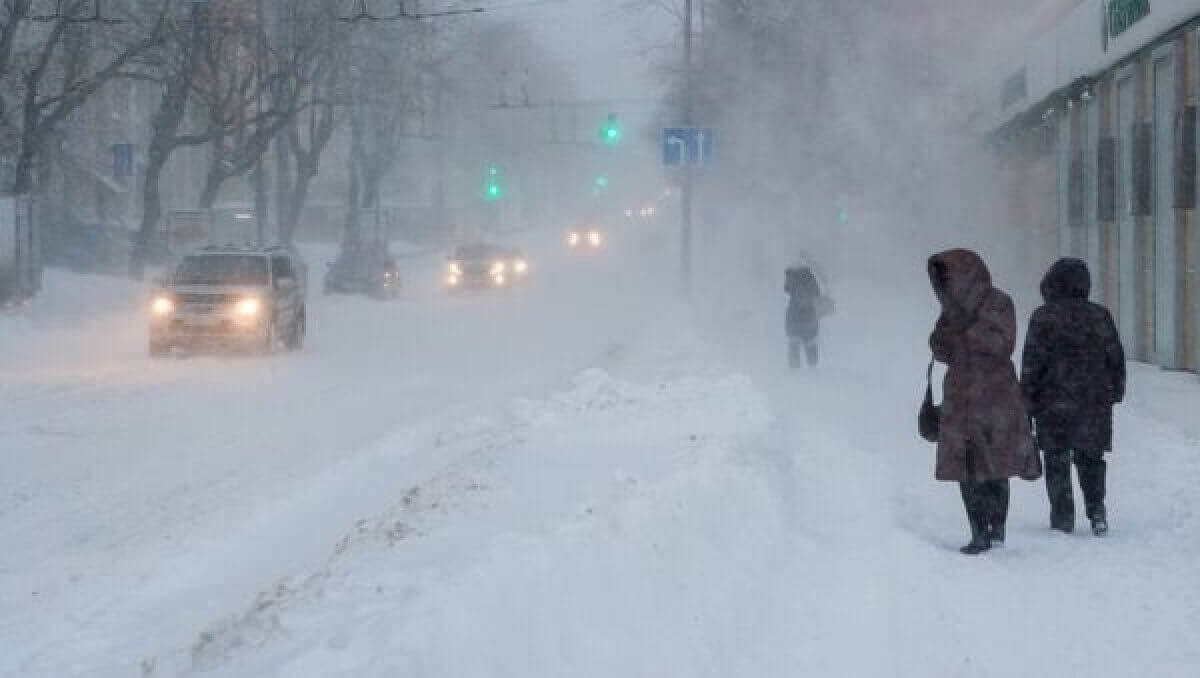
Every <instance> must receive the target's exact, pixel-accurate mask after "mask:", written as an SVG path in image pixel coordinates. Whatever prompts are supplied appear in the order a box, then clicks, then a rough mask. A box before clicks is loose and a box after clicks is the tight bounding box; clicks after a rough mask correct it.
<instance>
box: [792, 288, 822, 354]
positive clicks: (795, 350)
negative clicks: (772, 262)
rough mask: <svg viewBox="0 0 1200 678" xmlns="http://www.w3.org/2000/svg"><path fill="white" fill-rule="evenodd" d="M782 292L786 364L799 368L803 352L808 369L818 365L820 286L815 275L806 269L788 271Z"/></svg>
mask: <svg viewBox="0 0 1200 678" xmlns="http://www.w3.org/2000/svg"><path fill="white" fill-rule="evenodd" d="M784 290H785V291H786V292H787V293H788V297H789V299H788V307H787V335H788V364H789V365H791V366H792V367H800V351H801V349H803V350H804V353H805V356H806V357H807V360H808V366H809V367H813V366H815V365H816V364H817V335H818V334H819V333H820V329H821V324H820V319H819V316H818V311H817V303H818V300H819V299H820V298H821V286H820V284H819V283H817V276H816V275H814V274H813V272H812V269H810V268H809V267H807V266H794V267H792V268H789V269H787V271H786V281H785V284H784Z"/></svg>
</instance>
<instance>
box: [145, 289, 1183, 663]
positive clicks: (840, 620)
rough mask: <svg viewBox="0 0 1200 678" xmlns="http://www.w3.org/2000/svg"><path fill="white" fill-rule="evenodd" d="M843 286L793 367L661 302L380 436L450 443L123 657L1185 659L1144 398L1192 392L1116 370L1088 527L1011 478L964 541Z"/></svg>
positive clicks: (768, 340)
mask: <svg viewBox="0 0 1200 678" xmlns="http://www.w3.org/2000/svg"><path fill="white" fill-rule="evenodd" d="M840 301H841V302H842V309H843V310H842V312H841V314H840V316H839V318H838V319H837V320H836V321H834V322H831V323H829V325H828V328H827V331H828V334H827V342H826V348H827V350H826V352H825V356H824V359H825V364H824V365H823V366H822V367H821V368H819V369H817V370H815V371H812V372H808V371H803V370H801V371H798V372H791V371H788V370H786V369H782V362H783V359H782V358H783V356H782V355H777V354H776V352H772V351H770V350H768V349H767V347H772V346H777V344H778V343H779V342H778V341H777V337H775V336H774V332H775V331H776V330H777V327H776V326H775V325H776V323H774V322H773V321H774V320H775V318H773V317H772V316H769V315H768V314H766V313H765V312H764V313H761V314H760V313H757V312H753V313H741V314H738V315H736V317H735V316H715V317H708V318H706V319H705V321H704V322H703V323H702V327H703V333H704V334H706V335H707V336H709V337H710V338H712V339H713V340H714V343H713V344H709V343H706V342H705V341H703V340H701V339H699V338H698V337H697V336H696V335H695V333H693V332H691V331H689V330H688V329H687V328H686V327H685V326H682V325H686V323H683V324H682V325H681V324H679V323H675V324H672V323H670V322H664V323H663V325H662V327H660V328H658V331H656V332H652V333H651V335H650V336H649V337H647V338H645V339H644V340H643V341H641V342H636V343H634V344H631V346H630V348H629V350H628V351H627V352H625V353H623V354H622V355H621V356H620V358H619V359H616V360H615V361H614V364H613V366H612V367H611V368H609V369H607V370H606V371H601V370H589V371H586V372H583V373H581V374H580V375H579V376H578V377H577V378H576V379H575V381H574V382H573V384H572V385H571V387H570V388H569V389H567V390H565V391H562V392H560V393H558V394H555V395H552V396H550V397H548V398H545V399H540V400H521V401H517V402H514V403H513V404H512V405H511V406H509V407H507V408H504V409H502V410H500V411H497V412H493V413H491V414H488V415H486V416H481V417H479V418H477V419H474V420H470V421H466V422H463V423H462V424H461V425H459V426H456V427H453V428H451V429H448V430H442V431H438V432H431V433H429V435H428V436H427V437H424V438H413V437H411V436H410V437H408V438H405V439H404V441H403V445H404V447H413V446H422V445H425V446H433V447H436V448H437V449H442V450H445V453H446V455H447V458H461V459H462V460H463V461H461V462H459V463H457V464H455V465H453V466H452V468H451V469H450V470H448V471H447V472H445V473H443V474H441V475H439V476H437V477H436V478H434V479H433V480H431V481H429V482H427V483H424V484H421V485H419V486H414V487H412V488H410V489H408V490H407V492H406V493H405V494H404V495H403V497H402V498H400V499H398V501H397V503H396V506H395V507H394V508H393V509H392V510H390V511H389V512H387V513H385V514H383V515H379V516H373V517H364V518H363V520H362V521H360V522H359V523H358V525H357V526H355V527H353V529H351V530H350V531H349V532H348V533H347V535H346V536H345V538H344V539H343V540H342V541H341V542H340V543H339V544H338V545H337V548H336V549H335V551H334V553H333V554H331V556H330V558H329V561H328V564H327V566H326V567H325V568H323V569H322V570H320V571H318V572H315V573H298V574H297V576H296V577H294V578H291V579H288V580H285V581H281V582H280V583H279V584H278V585H277V586H276V587H274V588H273V589H272V590H270V591H266V592H264V593H263V594H261V595H260V596H259V597H258V599H257V600H256V601H253V603H252V604H249V605H248V607H247V608H246V609H245V611H244V612H243V613H241V614H239V615H237V616H235V617H230V618H226V619H223V620H217V621H216V622H215V623H214V624H213V625H212V626H211V627H210V628H209V629H208V630H206V631H204V632H202V633H199V634H198V635H197V637H196V640H195V642H194V643H193V644H192V645H191V646H190V647H183V648H174V649H171V648H159V650H160V651H159V652H158V653H156V654H153V655H152V654H151V653H150V652H149V651H148V654H147V662H146V664H145V666H146V667H147V672H148V674H150V675H162V676H170V675H177V674H180V673H185V674H187V673H196V674H201V673H202V674H203V675H218V676H313V675H321V676H396V675H403V676H414V677H418V678H422V677H429V678H435V677H441V676H455V677H456V678H472V677H479V678H483V677H485V676H486V677H489V678H490V677H494V676H505V677H507V676H511V677H513V678H517V677H520V678H528V677H530V676H560V675H571V676H577V677H582V678H591V677H595V678H601V677H604V678H608V677H611V676H614V675H621V676H627V677H640V676H645V677H646V678H651V677H654V678H661V677H662V676H686V677H688V678H705V677H712V678H727V677H730V676H746V677H747V678H749V677H753V678H761V677H775V676H778V677H781V678H782V677H784V676H797V675H814V676H816V675H819V676H847V677H860V676H867V677H874V676H880V677H885V676H886V677H896V676H898V677H909V676H911V677H912V678H926V677H929V676H935V677H941V676H970V677H993V676H994V677H997V678H999V677H1009V676H1024V675H1055V676H1067V677H1074V676H1080V677H1083V676H1087V677H1088V678H1094V677H1100V678H1104V677H1109V676H1111V677H1113V678H1124V677H1126V676H1131V675H1153V676H1156V677H1159V676H1162V677H1171V678H1173V677H1176V676H1178V677H1180V678H1183V677H1190V676H1194V675H1196V670H1197V667H1200V648H1197V646H1196V645H1195V644H1194V643H1193V642H1192V637H1193V636H1194V630H1195V628H1196V625H1197V622H1198V621H1200V580H1198V579H1197V577H1196V572H1197V571H1198V567H1197V562H1198V560H1200V516H1198V515H1197V513H1196V512H1195V511H1193V510H1192V508H1191V505H1190V503H1189V502H1190V500H1191V498H1192V497H1193V496H1194V488H1195V487H1197V486H1198V484H1200V455H1198V454H1197V451H1198V450H1197V444H1196V443H1195V442H1194V439H1193V438H1192V436H1191V434H1190V433H1189V432H1188V425H1187V422H1184V421H1176V422H1174V423H1172V416H1174V415H1173V414H1172V412H1173V411H1172V410H1170V409H1168V408H1167V406H1166V405H1164V404H1163V402H1164V400H1167V399H1170V401H1172V402H1176V401H1179V400H1181V394H1187V396H1188V397H1191V398H1195V397H1200V396H1198V394H1200V387H1198V386H1196V385H1195V384H1194V382H1190V381H1189V379H1190V378H1188V377H1184V376H1181V375H1164V374H1161V373H1157V372H1152V371H1150V370H1147V369H1142V368H1134V369H1133V370H1131V373H1132V381H1131V388H1130V393H1131V397H1130V403H1129V405H1127V406H1124V407H1122V408H1121V409H1120V410H1119V412H1118V420H1117V444H1116V447H1117V451H1116V452H1115V453H1114V454H1113V456H1112V459H1111V473H1110V478H1111V482H1110V497H1111V501H1110V505H1111V513H1112V522H1113V532H1112V534H1111V535H1110V536H1109V537H1108V538H1106V539H1103V540H1100V539H1095V538H1093V537H1091V536H1090V534H1087V532H1086V530H1081V531H1080V532H1078V533H1077V534H1075V535H1071V536H1067V535H1062V534H1058V533H1052V532H1051V531H1050V530H1049V529H1048V528H1047V524H1046V521H1047V516H1046V512H1047V509H1046V505H1045V502H1046V500H1045V496H1044V489H1043V487H1042V485H1041V483H1036V484H1030V483H1024V482H1020V481H1014V486H1013V487H1014V491H1013V506H1012V513H1011V517H1010V524H1009V540H1008V544H1007V545H1006V546H1005V547H1003V548H1000V549H997V550H995V551H993V552H992V553H989V554H988V555H986V556H984V557H981V558H965V557H963V556H961V555H959V554H958V553H957V547H958V546H959V545H960V544H961V543H962V542H963V540H965V538H966V526H965V519H964V518H963V516H962V508H961V505H960V502H959V498H958V492H957V488H955V487H954V486H953V485H952V484H946V483H937V482H935V481H934V480H933V479H932V470H933V452H932V449H931V448H930V447H929V446H928V445H926V444H924V443H923V442H921V441H920V440H918V439H917V438H916V435H915V430H914V429H915V411H916V406H917V404H918V400H919V395H920V390H921V389H922V388H923V381H922V380H923V373H922V369H921V368H922V367H923V363H922V360H923V357H924V356H923V345H922V343H921V340H922V339H923V336H922V335H923V334H924V332H925V331H926V329H925V328H923V327H922V323H921V320H923V319H915V320H904V319H903V318H902V317H901V316H902V315H903V309H901V308H897V309H896V310H895V313H896V315H897V317H895V318H890V317H888V316H887V313H882V317H881V312H880V311H879V308H878V307H877V306H876V305H875V304H876V302H875V300H874V299H867V298H865V297H864V298H859V299H855V298H854V297H853V296H852V295H851V296H849V298H846V297H843V298H842V299H840ZM862 308H870V309H871V311H872V312H873V315H868V314H866V313H860V312H859V311H860V310H861V309H862ZM879 323H891V325H892V326H894V327H896V328H898V331H897V336H896V337H894V338H893V339H894V340H895V342H896V346H898V347H906V348H903V349H901V350H893V351H878V350H876V349H877V347H878V343H879V339H878V337H876V336H874V335H873V334H872V333H871V332H872V328H873V327H875V326H876V325H877V324H879ZM667 328H673V330H674V331H673V332H672V331H669V330H668V329H667ZM914 366H915V368H914ZM740 375H745V376H740ZM1146 403H1150V405H1146ZM1185 411H1186V410H1184V409H1183V408H1182V406H1180V409H1178V410H1177V412H1179V413H1182V412H1185Z"/></svg>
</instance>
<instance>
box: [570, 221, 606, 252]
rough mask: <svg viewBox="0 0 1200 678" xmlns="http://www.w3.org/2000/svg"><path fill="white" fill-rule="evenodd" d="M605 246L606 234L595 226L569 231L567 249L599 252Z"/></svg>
mask: <svg viewBox="0 0 1200 678" xmlns="http://www.w3.org/2000/svg"><path fill="white" fill-rule="evenodd" d="M603 245H604V233H603V232H602V231H601V230H600V229H599V228H598V227H595V226H590V227H587V228H573V229H571V230H570V231H567V247H569V248H571V249H573V250H598V249H600V248H601V247H602V246H603Z"/></svg>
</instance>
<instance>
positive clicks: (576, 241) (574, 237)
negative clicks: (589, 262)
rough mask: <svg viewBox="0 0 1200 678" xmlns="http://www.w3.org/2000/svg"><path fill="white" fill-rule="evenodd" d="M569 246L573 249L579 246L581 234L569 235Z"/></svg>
mask: <svg viewBox="0 0 1200 678" xmlns="http://www.w3.org/2000/svg"><path fill="white" fill-rule="evenodd" d="M567 244H568V245H570V246H571V247H575V246H576V245H578V244H579V234H578V233H572V234H570V235H568V236H567Z"/></svg>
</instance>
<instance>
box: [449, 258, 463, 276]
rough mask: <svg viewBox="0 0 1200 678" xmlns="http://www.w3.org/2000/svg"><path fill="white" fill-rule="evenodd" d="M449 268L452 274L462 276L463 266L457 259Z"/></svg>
mask: <svg viewBox="0 0 1200 678" xmlns="http://www.w3.org/2000/svg"><path fill="white" fill-rule="evenodd" d="M449 268H450V275H453V276H461V275H462V266H459V265H458V262H457V261H452V262H450V267H449Z"/></svg>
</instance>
